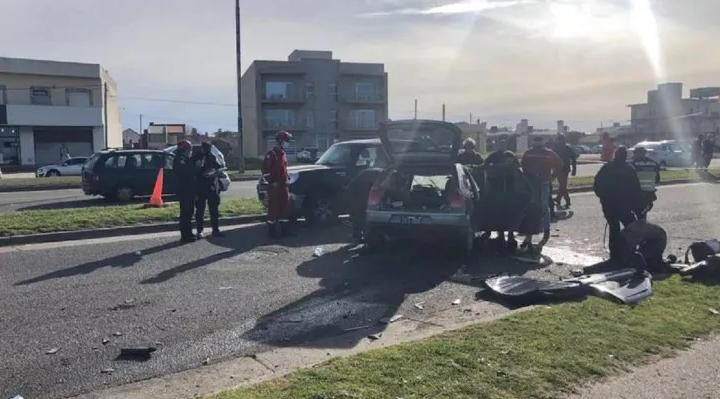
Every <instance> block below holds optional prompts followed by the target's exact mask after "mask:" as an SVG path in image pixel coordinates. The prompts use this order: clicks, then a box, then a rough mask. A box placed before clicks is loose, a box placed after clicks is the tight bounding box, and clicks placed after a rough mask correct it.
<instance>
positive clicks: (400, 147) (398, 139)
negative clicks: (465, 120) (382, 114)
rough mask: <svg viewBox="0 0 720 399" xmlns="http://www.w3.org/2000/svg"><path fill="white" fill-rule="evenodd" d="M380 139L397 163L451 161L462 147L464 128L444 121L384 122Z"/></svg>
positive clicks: (440, 162) (444, 162)
mask: <svg viewBox="0 0 720 399" xmlns="http://www.w3.org/2000/svg"><path fill="white" fill-rule="evenodd" d="M380 140H381V141H382V143H383V146H384V147H385V151H386V152H387V154H388V156H389V157H390V158H391V161H392V162H393V163H395V164H396V165H398V164H417V163H420V164H448V163H453V162H454V161H455V158H456V157H457V154H458V151H459V150H460V142H461V140H462V131H461V130H460V129H459V128H458V127H457V126H455V125H453V124H452V123H447V122H442V121H430V120H407V121H392V122H385V123H383V124H382V125H381V127H380Z"/></svg>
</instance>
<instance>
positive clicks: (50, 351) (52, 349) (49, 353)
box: [45, 348, 60, 355]
mask: <svg viewBox="0 0 720 399" xmlns="http://www.w3.org/2000/svg"><path fill="white" fill-rule="evenodd" d="M59 351H60V348H50V349H48V350H47V351H45V354H46V355H54V354H56V353H58V352H59Z"/></svg>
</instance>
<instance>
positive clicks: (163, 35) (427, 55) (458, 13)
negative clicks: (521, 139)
mask: <svg viewBox="0 0 720 399" xmlns="http://www.w3.org/2000/svg"><path fill="white" fill-rule="evenodd" d="M241 10H242V11H241V12H242V48H243V66H242V68H243V70H245V68H247V66H248V65H249V63H250V62H251V61H252V60H254V59H266V60H284V59H286V58H287V56H288V54H289V53H290V52H291V51H292V50H294V49H308V50H332V51H333V53H334V57H335V58H339V59H341V60H345V61H354V62H382V63H384V64H385V67H386V70H387V72H388V74H389V104H390V105H389V107H390V118H391V119H405V118H411V117H412V115H413V102H414V99H418V102H419V116H420V117H422V118H428V119H439V118H440V117H441V109H442V104H443V103H445V104H446V105H447V119H448V120H451V121H461V120H464V121H468V120H469V119H470V114H471V113H472V115H473V119H474V120H475V119H481V120H483V121H488V123H489V124H490V125H491V126H492V125H498V126H513V127H514V126H515V124H516V123H517V122H518V121H519V119H521V118H527V119H529V120H530V124H532V125H534V126H535V127H536V128H551V127H554V126H555V122H554V121H555V120H557V119H563V120H565V121H566V123H567V124H568V125H569V126H570V127H571V128H573V129H578V130H584V131H593V130H595V128H597V127H599V126H600V125H601V124H604V125H607V124H609V123H611V122H621V123H625V122H627V120H628V119H629V118H630V116H629V109H628V108H627V107H626V106H627V104H632V103H638V102H643V101H644V100H645V97H646V92H647V90H649V89H652V88H653V87H654V86H655V85H656V84H657V83H659V82H665V81H680V82H684V83H685V92H686V94H687V90H688V89H689V88H690V87H700V86H720V51H718V50H717V38H718V37H720V24H718V23H717V21H716V16H717V15H720V2H719V1H717V0H692V1H677V0H602V1H601V0H241ZM0 14H2V15H3V22H2V24H0V56H6V57H23V58H38V59H53V60H66V61H77V62H93V63H100V64H102V65H103V66H104V67H105V68H106V69H108V70H109V71H110V74H111V75H112V76H113V78H114V79H115V80H116V82H117V83H118V88H119V97H120V98H119V100H120V105H121V112H122V119H123V124H124V127H126V128H133V129H135V130H137V129H138V128H139V116H140V114H143V118H144V123H145V125H147V123H148V122H149V121H155V122H184V123H187V124H190V125H192V126H195V127H197V128H198V129H199V130H201V131H215V130H217V129H229V130H234V129H235V124H236V118H237V116H236V108H235V103H236V91H235V90H236V77H235V25H234V24H235V16H234V0H142V1H141V0H122V1H120V0H0ZM168 100H173V101H174V102H173V101H168ZM183 102H192V103H204V104H187V103H183Z"/></svg>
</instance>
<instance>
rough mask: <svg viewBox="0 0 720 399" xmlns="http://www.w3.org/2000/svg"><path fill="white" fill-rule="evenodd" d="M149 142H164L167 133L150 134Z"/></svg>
mask: <svg viewBox="0 0 720 399" xmlns="http://www.w3.org/2000/svg"><path fill="white" fill-rule="evenodd" d="M148 142H150V143H164V142H165V135H164V134H148Z"/></svg>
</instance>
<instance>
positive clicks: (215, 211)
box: [192, 142, 224, 239]
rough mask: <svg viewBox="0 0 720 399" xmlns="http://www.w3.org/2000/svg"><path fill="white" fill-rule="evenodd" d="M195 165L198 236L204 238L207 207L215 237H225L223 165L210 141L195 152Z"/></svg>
mask: <svg viewBox="0 0 720 399" xmlns="http://www.w3.org/2000/svg"><path fill="white" fill-rule="evenodd" d="M192 162H193V165H194V166H195V168H196V170H197V202H196V203H195V223H196V228H197V238H198V239H201V238H203V228H204V226H203V225H204V222H205V207H206V206H207V208H208V209H209V211H210V226H211V227H212V235H213V237H223V236H224V235H223V233H222V232H220V223H219V222H220V220H219V219H220V209H219V208H220V172H221V168H222V167H221V165H220V163H219V162H218V161H217V158H215V155H213V153H212V146H211V145H210V143H208V142H203V143H202V144H201V145H200V151H199V152H198V153H197V154H193V157H192Z"/></svg>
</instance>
